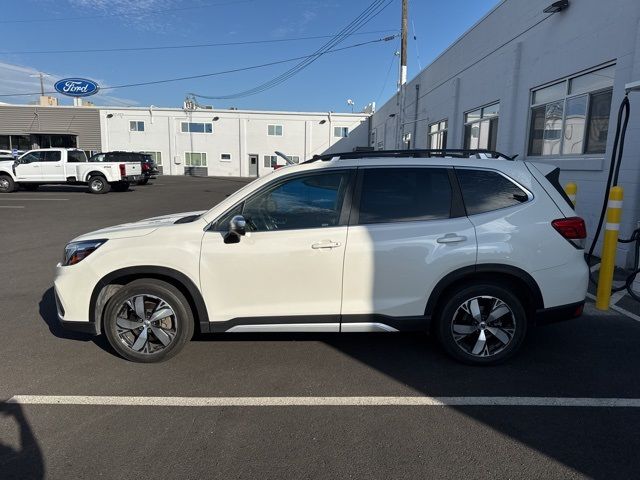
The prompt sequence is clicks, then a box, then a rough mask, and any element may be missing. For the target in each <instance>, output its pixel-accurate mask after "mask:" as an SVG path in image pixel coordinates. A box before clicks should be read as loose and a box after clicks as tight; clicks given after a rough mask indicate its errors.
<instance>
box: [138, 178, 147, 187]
mask: <svg viewBox="0 0 640 480" xmlns="http://www.w3.org/2000/svg"><path fill="white" fill-rule="evenodd" d="M147 183H149V179H148V178H145V179H144V180H138V185H146V184H147Z"/></svg>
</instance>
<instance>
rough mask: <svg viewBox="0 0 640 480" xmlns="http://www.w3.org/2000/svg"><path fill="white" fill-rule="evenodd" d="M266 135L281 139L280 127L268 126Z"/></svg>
mask: <svg viewBox="0 0 640 480" xmlns="http://www.w3.org/2000/svg"><path fill="white" fill-rule="evenodd" d="M267 134H268V135H269V136H271V137H281V136H282V125H269V126H268V127H267Z"/></svg>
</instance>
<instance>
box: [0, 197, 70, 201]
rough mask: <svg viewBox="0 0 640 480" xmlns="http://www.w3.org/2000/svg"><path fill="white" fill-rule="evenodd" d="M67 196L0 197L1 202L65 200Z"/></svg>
mask: <svg viewBox="0 0 640 480" xmlns="http://www.w3.org/2000/svg"><path fill="white" fill-rule="evenodd" d="M67 200H69V199H68V198H23V197H17V198H0V201H2V202H65V201H67Z"/></svg>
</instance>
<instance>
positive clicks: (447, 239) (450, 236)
mask: <svg viewBox="0 0 640 480" xmlns="http://www.w3.org/2000/svg"><path fill="white" fill-rule="evenodd" d="M466 239H467V237H465V236H464V235H457V234H455V233H447V234H446V235H445V236H444V237H440V238H438V239H437V240H436V242H438V243H459V242H464V241H465V240H466Z"/></svg>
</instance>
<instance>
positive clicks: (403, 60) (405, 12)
mask: <svg viewBox="0 0 640 480" xmlns="http://www.w3.org/2000/svg"><path fill="white" fill-rule="evenodd" d="M408 3H409V0H402V18H401V21H400V70H399V72H398V116H397V122H398V124H397V125H396V147H398V146H399V145H398V143H399V142H398V140H400V141H402V137H403V136H404V123H403V122H404V94H405V84H406V83H407V30H408V28H407V24H408V21H407V17H408V16H409V5H408Z"/></svg>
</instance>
